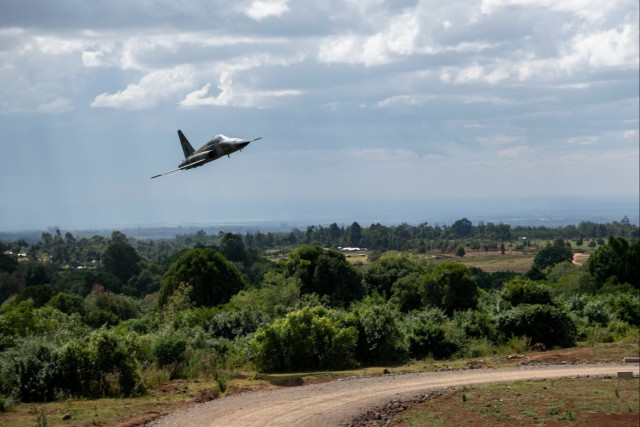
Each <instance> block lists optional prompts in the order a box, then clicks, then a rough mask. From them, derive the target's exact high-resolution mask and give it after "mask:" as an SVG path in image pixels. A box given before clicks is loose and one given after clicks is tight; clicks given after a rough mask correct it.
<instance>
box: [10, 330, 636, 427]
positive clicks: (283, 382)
mask: <svg viewBox="0 0 640 427" xmlns="http://www.w3.org/2000/svg"><path fill="white" fill-rule="evenodd" d="M625 356H638V341H637V340H626V341H620V342H615V343H603V344H595V345H589V344H586V343H585V344H583V345H580V346H578V347H574V348H569V349H561V350H551V351H547V352H529V353H524V354H521V355H518V356H517V357H507V356H506V355H496V356H491V357H486V358H482V359H473V360H466V359H459V360H431V359H425V360H419V361H412V362H410V363H407V364H404V365H398V366H391V367H386V368H387V369H388V370H389V371H391V372H394V373H399V372H417V371H438V370H448V369H465V368H468V367H469V366H470V365H471V366H473V367H486V368H499V367H505V366H513V365H514V364H535V363H563V362H564V363H579V362H590V361H592V362H620V361H622V358H623V357H625ZM384 369H385V367H369V368H361V369H354V370H350V371H329V372H308V373H291V374H259V373H255V372H240V371H236V372H228V373H227V379H226V391H225V394H227V395H229V394H235V393H241V392H245V391H250V390H258V389H262V390H265V389H274V388H280V387H291V386H299V385H303V384H311V383H319V382H326V381H331V380H334V379H338V378H348V377H357V376H375V375H382V372H383V370H384ZM554 384H556V383H554ZM559 384H560V385H562V384H563V383H559ZM598 384H605V383H598ZM217 387H218V383H217V382H216V381H215V380H213V379H211V380H204V379H203V380H190V381H187V380H174V381H170V382H168V383H165V384H162V385H160V386H158V387H156V388H155V389H154V390H152V391H151V392H150V393H149V394H148V395H147V396H144V397H139V398H129V399H97V400H77V399H69V400H64V401H59V402H53V403H42V404H19V405H16V406H15V407H12V408H11V409H10V410H9V411H8V412H5V413H0V426H16V427H22V426H24V427H26V426H29V427H30V426H34V425H47V426H52V427H57V426H76V427H82V426H96V425H102V426H120V427H132V426H137V425H141V424H144V423H145V422H146V421H148V420H151V419H153V418H156V417H158V416H161V415H163V414H167V413H170V412H173V411H175V410H177V409H180V408H184V407H186V406H189V405H193V404H195V403H198V402H204V401H207V400H211V399H213V398H215V397H216V395H217V392H216V390H217ZM572 387H577V385H575V384H574V385H573V386H572ZM580 387H582V386H580ZM592 388H594V387H592ZM474 390H475V389H474ZM568 390H571V389H570V388H569V389H568ZM594 390H595V388H594ZM635 391H636V397H637V396H638V384H637V381H636V382H635ZM618 392H619V393H620V391H618ZM455 393H457V392H455ZM520 393H522V392H520ZM536 393H537V392H536ZM612 393H613V392H612ZM466 394H469V393H466ZM529 394H531V393H529ZM456 396H457V397H454V398H452V399H454V400H455V399H459V400H462V397H461V395H456ZM516 397H519V396H516ZM478 399H480V398H478ZM482 399H484V400H483V401H486V399H485V398H482ZM574 400H575V401H576V402H577V400H579V399H574ZM519 402H520V403H522V399H520V400H519ZM576 404H577V403H576ZM521 406H522V405H521ZM444 407H445V406H443V408H444ZM567 407H568V408H571V407H569V406H567ZM637 407H638V404H637V401H636V405H635V408H637ZM562 408H564V406H563V407H562ZM562 408H561V409H562ZM580 408H581V407H580V406H576V409H575V410H573V409H569V410H571V411H572V414H573V416H574V417H575V416H579V415H580V414H581V412H580ZM520 410H521V409H518V411H520ZM522 410H524V409H522ZM514 411H516V409H514ZM634 413H635V414H636V415H637V411H636V412H634ZM536 414H537V412H536ZM556 415H557V416H560V415H558V414H556ZM65 416H70V419H64V418H65ZM441 416H444V415H441ZM510 416H513V417H515V416H516V415H515V413H514V414H513V415H510ZM536 416H540V415H536ZM556 418H557V417H556ZM531 420H532V418H531V419H530V420H529V424H530V422H531ZM400 425H402V424H400ZM479 425H482V424H479ZM636 425H637V424H636Z"/></svg>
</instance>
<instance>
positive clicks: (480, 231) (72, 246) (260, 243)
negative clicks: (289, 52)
mask: <svg viewBox="0 0 640 427" xmlns="http://www.w3.org/2000/svg"><path fill="white" fill-rule="evenodd" d="M115 233H116V234H117V235H119V236H121V238H124V239H125V240H127V241H128V242H129V243H130V244H131V245H132V247H133V248H134V249H135V250H136V252H137V253H138V254H139V255H140V256H142V257H143V258H144V259H146V260H149V261H153V262H163V260H166V259H167V258H169V257H171V256H172V255H173V254H175V253H176V252H179V251H181V250H184V249H188V248H193V247H197V246H225V245H227V246H228V245H235V246H236V247H237V244H238V242H237V241H238V239H240V240H241V241H242V244H243V245H244V247H245V248H246V249H245V250H246V251H247V255H248V256H249V257H254V258H255V257H256V256H259V253H257V252H259V251H265V250H269V249H276V250H278V249H279V250H285V251H288V250H290V249H291V248H295V247H298V246H302V245H320V246H323V247H330V248H338V247H360V248H367V249H371V250H378V251H387V250H403V251H404V250H413V251H416V252H418V253H424V252H426V251H430V250H440V251H442V252H444V253H452V252H454V251H455V249H457V248H458V247H459V246H460V245H467V246H469V247H470V248H471V249H474V250H497V249H499V248H500V245H501V244H504V243H505V242H509V243H512V242H517V243H518V244H519V245H521V246H523V245H525V244H528V243H529V242H531V241H535V240H537V241H540V240H543V241H552V240H554V239H556V238H558V237H560V238H563V239H565V240H566V241H570V240H571V241H575V242H578V245H581V243H580V242H581V241H583V240H590V243H591V245H592V247H595V246H596V245H603V244H604V242H605V241H606V240H607V239H608V238H609V237H623V238H626V239H628V240H630V241H635V240H638V239H639V238H640V231H639V229H638V226H637V225H635V224H632V223H631V222H630V221H629V218H628V217H626V216H625V217H624V218H623V219H622V220H621V221H619V222H618V221H614V222H611V223H604V224H600V223H594V222H590V221H583V222H580V223H579V224H578V225H577V226H576V225H567V226H564V227H544V226H537V227H532V226H516V227H512V226H511V225H510V224H503V223H498V224H495V223H492V222H489V223H486V224H485V223H484V222H482V221H480V222H479V223H478V224H475V225H474V224H473V223H472V222H471V221H469V220H468V219H466V218H462V219H459V220H457V221H455V222H454V223H453V224H451V225H444V224H443V225H439V224H435V225H430V224H428V223H422V224H419V225H410V224H406V223H405V224H400V225H382V224H371V225H370V226H369V227H362V226H361V225H360V224H358V222H353V223H352V224H351V225H349V226H342V225H338V224H336V223H333V224H330V225H328V226H323V225H314V226H308V227H307V229H306V230H304V231H303V230H300V229H297V228H294V229H292V230H291V231H288V232H267V233H262V232H259V231H258V232H246V233H244V234H242V233H226V232H223V231H220V232H218V233H214V234H207V233H206V232H205V231H203V230H200V231H198V232H196V233H193V234H178V235H176V236H175V238H174V239H128V238H127V237H126V236H125V235H124V234H123V233H121V232H118V231H117V232H115ZM230 236H233V239H234V240H233V241H231V240H230ZM112 237H113V235H112ZM109 242H110V239H109V238H107V237H103V236H97V235H96V236H93V237H90V238H87V237H83V238H80V239H77V238H76V237H74V235H73V234H72V233H71V232H65V233H64V234H63V233H62V232H61V231H60V230H59V229H58V230H56V231H55V233H49V232H44V233H42V234H41V238H40V240H39V241H38V242H36V243H34V244H29V243H27V241H25V240H20V239H18V240H13V241H6V242H2V241H0V249H2V252H6V251H9V252H12V253H14V254H22V255H23V256H24V257H25V258H28V259H30V260H33V261H36V260H42V258H43V257H47V261H50V262H51V263H52V264H54V265H57V266H68V267H74V268H77V267H87V268H89V267H91V266H93V265H95V264H97V263H99V262H100V261H101V258H102V254H103V253H104V251H105V249H106V247H107V246H108V244H109Z"/></svg>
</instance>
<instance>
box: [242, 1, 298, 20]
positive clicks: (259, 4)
mask: <svg viewBox="0 0 640 427" xmlns="http://www.w3.org/2000/svg"><path fill="white" fill-rule="evenodd" d="M287 3H289V0H271V1H264V0H254V1H253V2H252V3H251V5H250V6H249V8H248V9H247V10H246V11H245V13H246V15H247V16H248V17H249V18H251V19H253V20H255V21H262V20H263V19H265V18H268V17H270V16H276V17H280V16H282V15H283V14H284V13H286V12H289V11H290V9H289V6H288V5H287Z"/></svg>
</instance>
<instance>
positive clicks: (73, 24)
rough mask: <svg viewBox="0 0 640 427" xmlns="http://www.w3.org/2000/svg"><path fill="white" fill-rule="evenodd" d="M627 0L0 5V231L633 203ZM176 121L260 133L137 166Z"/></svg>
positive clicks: (635, 135)
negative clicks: (544, 202)
mask: <svg viewBox="0 0 640 427" xmlns="http://www.w3.org/2000/svg"><path fill="white" fill-rule="evenodd" d="M638 9H639V6H638V1H637V0H610V1H606V2H602V1H589V0H564V1H557V0H481V1H465V0H462V1H433V0H426V1H423V0H394V1H385V0H327V1H320V2H308V1H301V0H235V1H221V0H212V1H189V0H157V1H156V0H138V1H135V2H132V1H125V0H57V1H55V2H53V1H49V0H21V1H10V0H0V148H1V149H2V154H1V155H0V231H1V230H22V229H25V230H26V229H39V228H46V227H61V228H65V229H81V228H90V227H114V226H123V227H124V226H144V225H164V224H184V223H192V224H193V223H196V224H197V223H207V222H213V223H222V222H225V221H226V222H228V221H240V222H242V221H265V220H268V221H280V220H282V221H287V220H301V221H304V220H308V221H310V222H312V223H313V222H314V221H318V220H320V219H326V220H327V221H329V222H331V218H332V217H335V218H340V220H342V221H345V222H348V223H350V222H351V221H352V220H361V219H362V218H366V219H374V220H375V218H376V217H377V216H380V217H382V216H383V215H382V212H388V211H389V210H390V209H391V207H395V208H397V209H398V210H402V206H422V207H424V206H432V207H436V206H438V205H439V204H446V203H447V201H455V204H456V206H457V207H458V209H459V213H460V216H459V217H463V216H472V215H473V211H474V209H478V208H479V207H480V206H483V205H486V204H488V203H489V204H490V203H491V201H492V200H501V201H502V203H505V201H506V203H507V204H508V203H509V200H514V202H513V203H516V202H515V201H516V200H520V199H523V198H524V199H530V200H536V199H541V198H546V199H548V198H552V199H554V200H563V199H566V198H571V197H578V198H580V197H604V196H607V197H625V198H627V200H632V201H634V200H635V201H637V200H638V195H639V193H640V191H639V180H640V179H639V176H640V173H639V166H638V165H639V145H640V143H639V123H638V116H639V83H638V80H639V78H638V74H639V56H640V55H639V47H638V44H639V42H638V39H639V29H638V27H639V26H638V22H639V12H638ZM178 129H182V131H183V132H184V133H185V135H186V136H187V138H189V140H190V141H191V143H192V145H193V146H194V147H196V148H197V147H198V146H200V145H201V144H203V143H204V142H206V141H207V140H208V139H210V138H211V137H213V136H214V135H217V134H225V135H227V136H232V137H241V138H247V139H254V138H257V137H259V136H262V137H263V139H261V140H260V141H256V142H255V143H252V144H251V145H249V146H248V147H246V148H245V149H244V150H243V152H242V153H235V154H233V155H231V157H230V158H223V159H220V160H217V161H215V162H213V163H210V164H207V165H205V166H203V167H201V168H197V169H194V170H189V171H183V172H179V173H177V174H173V175H170V176H167V177H162V178H159V179H153V180H151V179H150V177H151V176H152V175H155V174H158V173H160V172H164V171H167V170H171V169H174V168H176V167H177V164H178V163H179V162H180V161H181V160H182V158H183V154H182V150H181V148H180V145H179V141H178V137H177V133H176V131H177V130H178ZM378 212H380V215H378ZM425 216H426V211H425ZM429 219H430V218H428V217H425V218H424V219H423V220H424V221H427V222H428V221H429Z"/></svg>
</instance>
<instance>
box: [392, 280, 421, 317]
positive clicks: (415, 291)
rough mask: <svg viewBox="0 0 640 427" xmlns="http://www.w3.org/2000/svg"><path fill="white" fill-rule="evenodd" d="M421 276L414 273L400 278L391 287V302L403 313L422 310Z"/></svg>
mask: <svg viewBox="0 0 640 427" xmlns="http://www.w3.org/2000/svg"><path fill="white" fill-rule="evenodd" d="M420 283H421V275H420V273H417V272H414V273H409V274H408V275H406V276H403V277H400V278H399V279H398V280H396V281H395V282H394V283H393V286H392V287H391V293H392V295H391V300H390V301H392V302H393V303H395V304H397V305H398V307H400V310H401V311H402V312H405V313H406V312H409V311H411V310H418V309H420V308H422V300H421V298H422V293H421V289H422V288H421V286H420Z"/></svg>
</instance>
